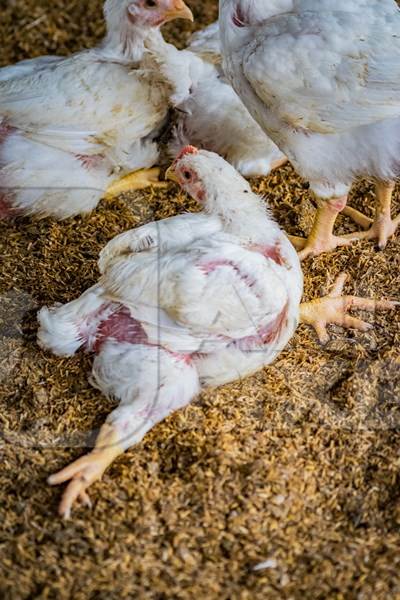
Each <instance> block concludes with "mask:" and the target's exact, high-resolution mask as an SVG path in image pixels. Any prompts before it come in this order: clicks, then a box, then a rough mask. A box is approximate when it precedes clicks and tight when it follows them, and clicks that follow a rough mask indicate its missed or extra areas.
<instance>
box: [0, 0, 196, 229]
mask: <svg viewBox="0 0 400 600" xmlns="http://www.w3.org/2000/svg"><path fill="white" fill-rule="evenodd" d="M104 10H105V18H106V23H107V34H106V37H105V39H104V41H103V43H102V44H101V45H100V46H98V47H96V48H93V49H90V50H86V51H83V52H79V53H77V54H74V55H72V56H71V57H68V58H60V57H52V56H50V57H41V58H37V59H32V60H27V61H23V62H21V63H18V64H16V65H14V66H10V67H5V68H3V69H1V70H0V216H1V215H2V216H7V215H10V214H11V215H12V214H18V213H35V214H38V215H42V216H43V215H53V216H55V217H56V218H60V219H62V218H66V217H70V216H72V215H76V214H78V213H85V212H88V211H90V210H92V209H93V208H94V207H95V206H96V205H97V203H98V202H99V200H100V199H101V197H103V196H104V195H105V194H106V195H116V194H117V193H120V192H121V191H123V190H125V189H141V188H143V187H146V186H147V185H152V184H154V183H155V182H157V179H158V177H157V176H158V170H157V169H151V167H153V166H154V165H155V164H156V163H157V161H158V155H159V150H158V146H157V143H156V142H155V137H156V135H157V133H158V131H159V130H160V128H162V127H163V125H164V123H165V120H166V118H167V114H168V109H169V105H168V102H169V96H170V94H171V93H172V92H173V90H174V85H173V76H172V77H171V82H169V81H168V80H166V79H165V78H162V77H161V76H160V74H159V72H158V70H157V65H156V63H154V64H153V59H152V57H151V55H150V54H149V53H148V52H147V51H146V50H145V46H144V44H145V41H146V39H147V38H148V37H149V36H153V37H154V38H155V40H156V42H153V48H157V49H158V50H159V51H161V52H163V55H166V56H168V55H169V54H170V53H172V52H177V50H176V49H175V48H173V47H172V46H170V45H169V44H166V42H164V40H163V38H162V36H161V33H160V32H159V27H160V26H161V25H162V24H163V23H165V22H167V21H169V20H171V19H175V18H179V17H182V18H188V19H191V20H192V18H193V17H192V13H191V11H190V9H189V8H188V7H187V6H186V4H184V2H183V0H107V1H106V3H105V9H104ZM172 75H173V74H172ZM133 171H138V172H136V173H131V172H133ZM128 173H131V175H130V176H128V177H127V178H125V179H122V180H121V181H119V180H120V178H121V177H124V176H125V175H127V174H128Z"/></svg>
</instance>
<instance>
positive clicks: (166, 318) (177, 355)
mask: <svg viewBox="0 0 400 600" xmlns="http://www.w3.org/2000/svg"><path fill="white" fill-rule="evenodd" d="M169 175H170V177H174V178H176V179H177V180H178V181H179V183H180V184H181V186H182V187H183V188H184V189H185V190H186V191H187V192H188V193H190V194H191V195H192V196H193V197H194V198H196V199H197V200H198V201H199V202H200V203H201V204H202V205H203V207H204V211H203V213H201V214H185V215H182V216H177V217H172V218H170V219H166V220H164V221H161V222H158V223H150V224H148V225H144V226H143V227H140V228H138V229H135V230H132V231H128V232H126V233H123V234H121V235H119V236H118V237H116V238H115V239H114V240H112V241H111V242H110V243H109V244H108V245H107V246H106V247H105V249H104V250H103V252H102V253H101V255H100V261H99V267H100V271H101V273H102V276H101V278H100V280H99V282H98V284H97V285H95V286H93V287H92V288H90V289H89V290H88V291H86V292H85V293H84V294H83V295H82V296H81V297H80V298H78V299H77V300H75V301H73V302H70V303H69V304H66V305H64V306H59V307H55V308H52V309H48V308H43V309H42V310H41V311H40V313H39V321H40V329H39V333H38V340H39V343H40V345H41V346H42V347H43V348H48V349H51V350H52V351H53V352H54V353H55V354H57V355H59V356H70V355H72V354H74V353H75V352H76V351H77V350H78V349H79V348H80V347H84V348H85V349H86V350H89V351H92V352H94V353H95V354H96V358H95V360H94V365H93V382H94V384H95V385H96V386H97V387H98V388H99V389H100V390H101V391H102V392H103V393H104V394H106V395H108V396H113V397H115V398H117V399H118V400H119V401H120V404H119V407H118V408H117V409H116V410H114V411H113V412H112V413H111V414H110V415H109V417H108V419H107V422H106V424H105V425H104V426H103V427H102V429H101V431H100V434H99V437H98V439H97V441H96V447H95V448H94V450H93V451H92V452H91V453H90V454H88V455H86V456H84V457H82V458H80V459H78V460H77V461H75V462H74V463H73V464H72V465H70V466H69V467H66V468H65V469H63V470H62V471H60V472H59V473H58V474H56V475H53V476H51V477H50V479H49V482H50V483H51V484H59V483H62V482H66V481H69V485H68V487H67V489H66V491H65V493H64V496H63V499H62V502H61V505H60V513H61V514H62V515H64V516H66V517H68V516H69V514H70V510H71V507H72V504H73V503H74V502H75V500H77V499H78V498H80V499H81V500H83V501H84V502H86V503H89V500H88V497H87V495H86V488H87V487H88V486H89V485H90V484H91V483H92V482H94V481H95V480H97V479H99V478H100V477H101V476H102V474H103V472H104V470H105V469H106V468H107V466H108V465H109V464H110V463H111V462H112V461H113V460H114V459H115V458H116V456H118V455H119V454H121V453H122V452H123V451H124V450H126V449H127V448H129V447H130V446H132V445H133V444H136V443H138V442H139V441H140V440H141V439H142V438H143V436H144V435H145V434H146V432H147V431H149V429H151V428H152V427H153V425H154V424H155V423H157V422H159V421H160V420H162V419H164V418H165V417H166V416H167V415H169V414H170V413H171V412H173V411H174V410H176V409H178V408H181V407H183V406H185V405H186V404H188V403H189V402H190V401H191V400H192V399H193V398H194V396H196V394H198V393H199V391H200V389H201V388H202V387H203V386H217V385H220V384H223V383H226V382H229V381H233V380H234V379H237V378H240V377H244V376H245V375H248V374H250V373H253V372H254V371H256V370H257V369H259V368H260V367H262V366H263V365H266V364H268V363H270V362H271V361H272V360H273V359H274V358H275V357H276V356H277V354H278V353H279V352H280V351H281V350H282V348H283V347H284V346H285V344H286V343H287V342H288V340H289V339H290V338H291V336H292V335H293V333H294V331H295V329H296V326H297V322H298V320H299V305H300V298H301V294H302V282H303V280H302V273H301V270H300V264H299V260H298V256H297V253H296V251H295V250H294V248H293V247H292V245H291V244H290V242H289V241H288V240H287V238H286V236H285V235H284V234H283V232H281V231H280V229H279V227H278V226H277V224H276V223H275V222H274V221H273V220H272V218H271V216H270V215H269V213H268V210H267V209H266V207H265V204H264V202H263V200H262V199H261V198H260V197H259V196H257V195H255V194H253V193H252V191H251V189H250V187H249V184H248V183H247V182H246V180H245V179H243V178H242V177H241V176H240V175H239V174H238V173H237V172H236V171H235V170H234V169H233V167H231V166H230V165H229V164H228V163H226V162H225V161H224V160H223V159H222V158H220V157H219V156H217V155H216V154H213V153H210V152H207V151H204V150H202V151H198V150H196V149H195V148H193V147H188V148H185V149H184V151H183V152H182V154H181V156H180V157H178V159H177V160H176V162H175V163H174V165H173V167H172V169H170V170H169ZM342 287H343V279H342V278H340V280H339V281H338V283H337V284H336V286H335V293H334V294H333V295H332V296H331V297H327V298H324V299H322V300H319V301H314V302H311V303H308V304H305V305H302V307H303V308H302V318H303V320H304V321H305V322H308V323H311V324H313V325H314V326H315V327H316V328H317V331H318V333H319V336H320V338H321V339H325V338H326V335H327V334H326V330H325V325H326V323H327V322H328V321H329V322H335V323H340V324H342V325H346V326H350V327H357V328H360V329H363V330H365V329H366V328H369V325H368V324H366V323H363V322H362V321H358V320H356V319H353V318H352V317H349V316H347V315H346V309H347V308H348V307H349V306H353V307H360V308H364V309H372V308H373V309H376V308H377V307H378V308H379V307H381V308H391V307H392V306H393V304H392V303H390V302H381V303H378V304H376V303H375V302H374V301H373V300H361V299H357V298H343V297H341V296H340V294H341V289H342Z"/></svg>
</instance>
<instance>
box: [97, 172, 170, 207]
mask: <svg viewBox="0 0 400 600" xmlns="http://www.w3.org/2000/svg"><path fill="white" fill-rule="evenodd" d="M159 176H160V169H159V168H158V167H153V168H152V169H140V170H139V171H135V172H134V173H129V175H126V176H125V177H122V179H119V180H117V181H115V182H114V183H112V184H111V185H110V186H109V187H108V188H107V191H106V193H105V194H104V198H105V200H112V199H113V198H116V197H117V196H119V195H120V194H123V193H124V192H132V191H134V190H144V189H145V188H147V187H150V186H151V187H158V188H160V187H161V188H164V187H166V185H167V184H166V183H165V182H164V181H160V180H159Z"/></svg>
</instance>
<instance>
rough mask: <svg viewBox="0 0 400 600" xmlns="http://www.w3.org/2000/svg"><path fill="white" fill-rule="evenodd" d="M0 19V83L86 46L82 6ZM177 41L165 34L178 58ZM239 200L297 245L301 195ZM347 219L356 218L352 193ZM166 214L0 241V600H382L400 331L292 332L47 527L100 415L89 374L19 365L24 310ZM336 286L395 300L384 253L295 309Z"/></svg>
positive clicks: (317, 265)
mask: <svg viewBox="0 0 400 600" xmlns="http://www.w3.org/2000/svg"><path fill="white" fill-rule="evenodd" d="M3 3H4V0H3ZM189 4H191V5H192V7H193V9H194V12H195V14H196V16H197V17H198V20H197V23H196V26H198V27H199V26H201V25H204V24H206V23H208V22H211V20H213V19H214V18H215V16H216V13H217V2H216V0H207V1H205V2H203V3H196V2H194V1H192V2H189ZM2 7H3V11H2V17H1V23H0V34H1V39H2V40H3V42H2V49H1V54H0V61H1V63H2V64H7V63H11V62H14V61H16V60H19V59H22V58H26V57H30V56H37V55H40V54H46V53H68V52H71V51H75V50H77V49H80V48H81V47H84V46H89V45H92V44H94V43H95V42H96V41H97V40H98V39H99V37H100V36H101V35H102V32H103V24H102V16H101V10H100V2H99V1H98V0H88V1H87V2H85V3H82V2H80V1H79V2H78V1H77V0H72V1H71V2H69V3H68V5H67V6H66V5H65V3H64V2H61V1H60V0H53V1H52V2H47V1H46V0H35V1H33V0H9V1H8V2H6V3H5V5H4V4H3V5H2ZM188 32H189V27H188V25H186V23H185V24H183V23H176V24H173V25H172V26H170V27H169V29H168V33H169V37H170V38H171V39H173V40H174V41H175V42H177V43H178V44H180V45H183V44H184V42H185V40H186V38H187V35H188ZM254 186H255V189H258V190H260V191H261V192H262V193H264V194H265V195H266V198H267V200H268V201H269V203H270V204H271V206H272V207H273V210H274V214H275V215H276V217H277V218H278V219H279V221H280V222H281V224H282V225H283V226H285V227H286V229H287V230H288V231H289V232H290V233H293V234H302V233H304V231H307V228H308V227H309V224H310V218H311V213H312V210H313V209H312V205H311V203H310V201H309V193H308V191H307V186H306V185H305V184H303V183H302V182H301V181H300V179H299V178H298V177H297V176H295V175H294V173H293V171H292V169H291V168H290V167H289V166H288V167H285V168H282V169H280V170H279V171H278V172H276V173H274V174H273V175H271V176H270V177H269V178H267V179H265V180H259V181H255V182H254ZM398 198H399V196H398V193H396V201H397V202H395V205H396V204H397V210H399V209H400V206H399V202H398ZM352 204H353V205H355V206H358V207H359V208H361V207H364V208H365V206H366V205H367V207H368V209H370V208H372V206H373V197H372V195H371V188H370V186H369V185H367V184H361V185H359V186H358V187H357V189H356V191H355V193H354V197H353V200H352ZM184 209H195V206H194V205H193V203H191V202H190V201H189V200H188V199H187V198H185V197H184V196H183V195H182V194H180V193H178V190H177V189H176V188H175V187H173V186H172V185H171V186H170V187H168V189H166V190H157V191H148V192H145V193H140V194H133V195H130V196H129V195H126V196H125V197H123V198H121V199H118V200H115V201H113V202H108V203H102V204H101V205H100V207H99V209H98V210H96V211H95V212H94V213H93V214H91V215H90V216H88V217H85V218H75V219H70V220H67V221H65V222H63V223H57V222H55V221H53V220H51V219H46V220H43V221H35V220H33V219H20V220H18V221H16V222H15V223H13V224H10V223H2V224H0V246H1V248H0V250H1V256H2V260H1V266H0V293H1V297H0V395H1V399H0V401H1V408H0V421H1V427H2V430H3V433H4V440H3V442H2V443H1V456H2V458H1V460H2V467H1V471H0V522H1V523H2V527H1V530H2V531H1V533H0V536H1V542H0V544H1V545H0V554H1V557H0V590H1V591H0V594H1V597H2V598H7V599H8V598H10V599H11V598H12V599H14V598H15V599H18V600H19V599H21V598H24V599H25V598H73V599H74V600H80V599H87V598H96V599H107V600H110V599H114V598H115V599H121V598H138V599H157V600H162V599H167V598H168V599H173V600H178V599H185V600H186V599H193V598H199V599H200V598H201V599H203V598H212V599H218V600H222V599H228V598H229V599H241V600H254V599H259V598H260V599H261V598H262V599H269V598H302V599H303V598H312V599H316V598H360V599H362V600H364V599H367V598H368V599H369V598H371V599H380V598H390V599H392V598H400V576H399V567H400V554H399V543H400V532H399V527H400V504H399V490H400V488H399V483H400V482H399V475H398V472H399V463H400V459H399V443H400V435H399V418H400V413H399V389H400V374H399V352H398V348H399V341H400V336H399V313H398V312H397V313H392V314H379V315H376V316H370V317H368V318H369V319H370V320H373V321H374V323H375V329H374V331H372V332H371V333H368V334H360V333H352V332H349V331H346V332H345V331H341V330H340V329H335V328H333V329H332V340H331V342H330V343H329V344H328V345H327V346H326V347H324V348H322V347H321V346H320V345H319V344H318V343H317V341H316V338H315V335H314V333H313V332H312V331H309V330H308V329H306V328H304V327H300V328H299V329H298V332H297V334H296V335H295V337H294V338H293V340H292V342H291V344H290V346H289V347H288V348H287V349H286V350H285V352H283V354H282V355H281V356H280V358H279V360H277V361H276V362H275V363H274V364H273V365H271V366H269V367H267V368H265V369H264V370H263V371H261V372H259V373H258V374H257V375H255V376H254V377H250V378H248V379H246V380H245V381H242V382H237V383H234V384H232V385H229V386H225V387H223V388H221V389H218V390H214V391H207V392H206V393H204V394H202V396H201V397H200V398H199V399H198V401H196V402H195V403H194V404H193V405H192V406H189V407H188V408H187V409H185V410H183V411H180V412H179V413H177V414H175V415H173V416H172V417H171V418H169V419H167V420H166V421H165V422H164V423H162V424H160V425H158V426H157V427H156V428H155V429H154V430H153V431H152V432H151V433H150V434H149V435H148V436H147V437H146V439H145V440H144V442H143V443H142V444H141V445H140V446H139V447H137V448H134V449H132V450H130V451H129V452H127V453H126V455H125V456H124V457H122V458H121V459H120V460H118V461H117V462H116V463H115V464H114V465H113V466H112V467H111V468H110V469H109V471H108V472H107V474H106V475H105V477H104V480H103V481H102V482H101V483H98V484H96V485H95V486H94V487H93V489H92V490H91V496H92V499H93V500H94V501H95V503H94V508H93V510H92V511H91V512H90V511H88V510H87V509H77V510H76V511H75V513H74V518H73V520H72V521H71V522H68V523H63V522H62V521H60V520H59V518H58V517H57V516H56V510H57V504H58V501H59V499H60V493H61V490H60V489H51V488H49V487H48V486H47V485H46V481H45V480H46V477H47V476H48V475H49V473H51V472H53V471H55V470H57V469H58V468H60V467H62V466H64V465H66V464H67V463H68V462H70V461H71V460H72V459H73V458H75V457H77V456H79V455H81V454H82V452H83V451H84V449H83V448H82V444H84V443H85V440H87V438H86V433H87V432H89V431H91V430H94V429H95V428H97V427H99V426H100V424H101V423H102V421H103V419H104V418H105V416H106V414H107V413H108V412H109V410H110V409H111V403H110V402H109V401H107V400H105V399H104V398H103V397H102V396H101V394H100V393H98V392H97V391H96V390H94V389H93V388H92V387H90V385H89V384H88V381H87V375H88V373H89V371H90V365H91V359H90V357H88V356H84V355H82V354H79V355H77V356H76V357H74V358H71V359H64V360H63V359H59V358H55V357H52V356H51V355H48V354H45V353H44V352H42V351H41V350H40V349H39V348H38V347H37V345H36V343H35V333H36V317H35V314H36V310H37V308H38V307H40V306H41V305H43V304H50V305H51V304H52V303H54V302H65V301H68V300H70V299H72V298H74V297H75V296H76V295H78V294H79V293H81V292H82V291H84V290H85V289H86V288H87V287H88V286H89V285H91V284H92V283H93V282H94V281H95V280H96V277H97V270H96V258H97V255H98V252H99V250H100V249H101V248H102V246H103V245H104V244H105V243H106V242H107V241H108V240H109V239H111V238H112V237H113V236H114V235H115V234H117V233H119V232H121V231H123V230H126V229H128V228H131V227H134V226H137V225H139V224H140V223H143V222H145V221H147V220H152V219H153V218H154V217H155V218H163V217H166V216H170V215H173V214H176V213H177V212H180V211H182V210H184ZM351 226H352V225H351V223H350V222H348V221H347V220H345V219H344V218H343V219H340V223H339V229H340V228H342V229H343V230H349V227H351ZM342 270H345V271H347V272H348V273H349V274H350V275H351V276H352V280H351V282H350V284H349V285H348V286H347V289H348V290H349V291H351V292H353V293H357V294H363V295H367V296H377V297H381V296H385V297H392V298H393V297H394V298H396V297H398V291H399V279H400V275H399V273H400V264H399V242H398V238H397V239H396V240H393V241H391V242H390V244H389V245H388V247H387V249H386V250H385V251H384V252H376V251H375V249H374V247H373V244H372V243H368V242H363V243H359V244H355V245H354V246H353V247H351V248H347V249H340V250H337V251H336V252H334V253H333V254H331V255H329V256H325V255H324V256H322V257H319V258H317V259H315V260H312V261H311V260H310V261H307V262H306V264H305V279H306V285H305V296H306V297H308V298H311V297H313V296H316V295H319V294H320V293H321V291H323V290H324V289H326V286H327V285H328V284H329V283H331V282H332V281H333V280H334V278H335V276H336V275H337V274H338V273H339V272H340V271H342ZM71 439H72V442H71ZM66 440H67V441H66ZM263 561H267V562H266V564H265V568H264V569H262V570H259V571H254V570H253V568H254V566H255V565H256V564H258V563H260V562H263Z"/></svg>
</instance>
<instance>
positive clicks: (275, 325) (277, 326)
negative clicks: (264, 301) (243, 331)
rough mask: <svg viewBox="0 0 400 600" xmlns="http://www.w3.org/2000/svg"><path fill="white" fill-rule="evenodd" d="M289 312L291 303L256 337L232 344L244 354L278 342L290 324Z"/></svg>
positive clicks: (262, 328) (251, 336) (252, 336)
mask: <svg viewBox="0 0 400 600" xmlns="http://www.w3.org/2000/svg"><path fill="white" fill-rule="evenodd" d="M288 312H289V303H286V305H285V307H284V308H283V310H282V311H281V312H280V313H279V315H278V316H277V317H276V319H275V320H274V321H272V323H269V324H268V325H267V326H266V327H261V328H260V329H259V330H258V331H257V333H256V334H255V335H250V336H248V337H245V338H242V339H241V340H235V341H234V342H232V345H233V346H236V347H238V348H240V350H242V351H243V352H250V351H251V350H255V349H256V348H260V347H262V346H266V345H268V344H272V343H273V342H276V341H277V340H278V339H279V338H280V336H281V334H282V330H283V329H284V328H285V327H286V326H287V324H288Z"/></svg>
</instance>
